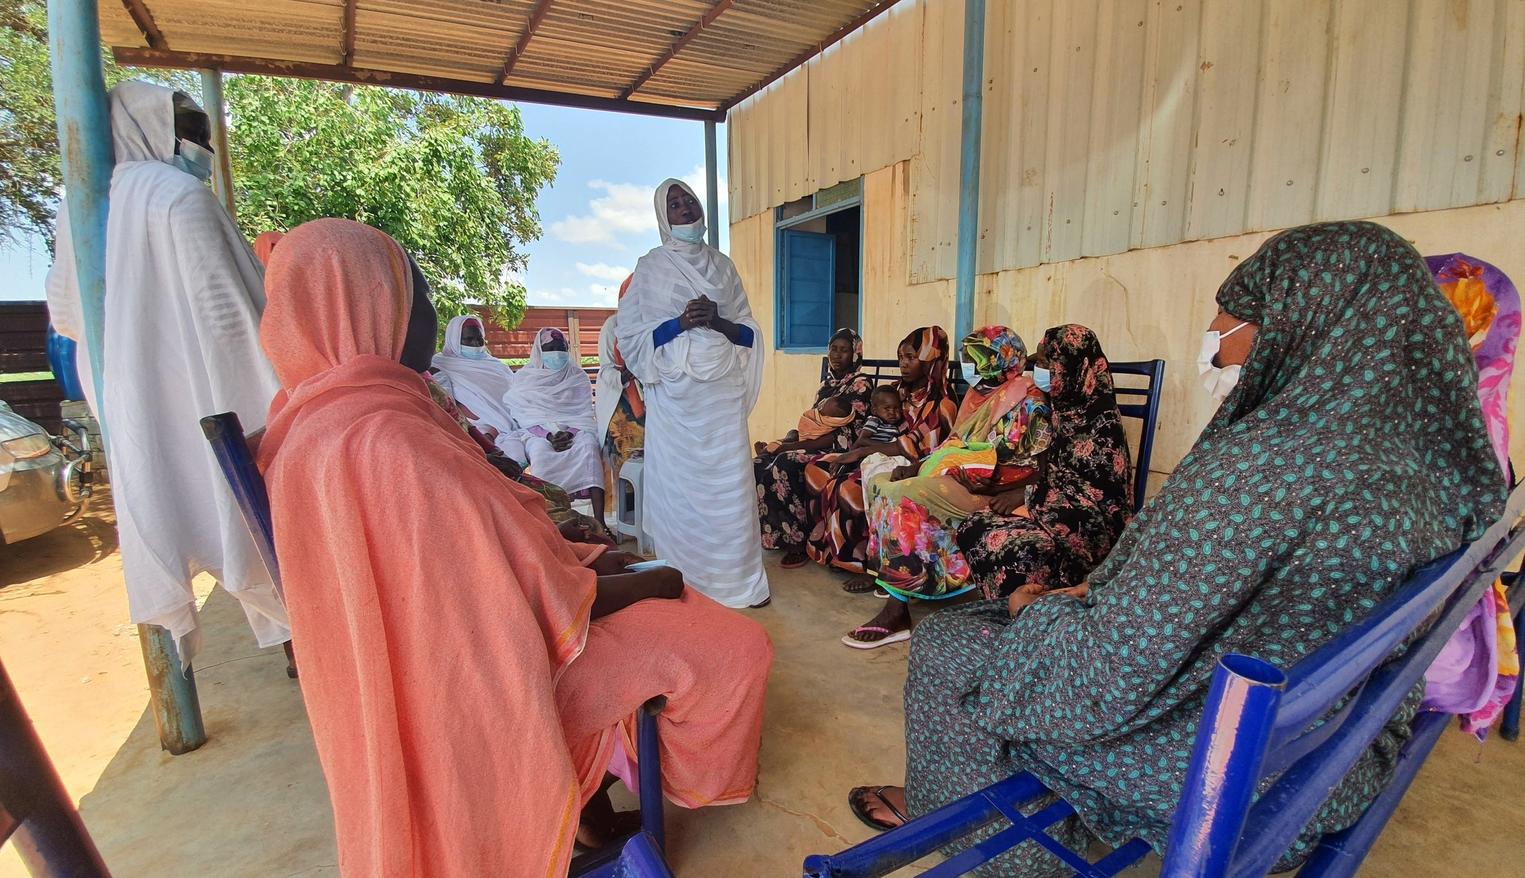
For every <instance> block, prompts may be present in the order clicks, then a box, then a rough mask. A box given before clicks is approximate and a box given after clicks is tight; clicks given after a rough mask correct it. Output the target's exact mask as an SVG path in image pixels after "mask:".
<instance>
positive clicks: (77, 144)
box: [48, 0, 206, 754]
mask: <svg viewBox="0 0 1525 878" xmlns="http://www.w3.org/2000/svg"><path fill="white" fill-rule="evenodd" d="M98 15H99V10H98V9H97V8H96V0H49V3H48V49H49V52H50V53H51V55H52V60H53V104H54V108H55V110H56V112H57V115H58V148H59V153H60V155H61V157H62V159H63V170H64V200H65V203H66V204H67V206H68V210H69V232H70V235H71V237H72V238H73V243H74V270H75V277H76V278H77V282H78V283H79V300H80V312H81V317H82V318H83V322H84V324H85V343H86V346H87V347H88V348H89V351H90V363H91V370H90V372H91V374H90V375H89V377H88V378H87V379H86V380H89V381H91V382H92V386H93V387H94V389H95V405H96V410H95V418H96V421H97V422H98V423H99V424H100V428H101V443H102V444H103V445H105V446H106V449H107V459H108V460H109V459H110V446H111V435H110V432H109V430H108V429H107V423H108V420H107V418H108V414H109V413H108V412H106V410H105V396H104V395H103V393H102V387H103V385H102V381H101V375H102V373H103V372H104V371H105V362H106V358H105V355H104V354H103V353H102V351H103V350H104V347H105V338H106V210H107V199H108V196H109V195H110V191H111V168H112V165H113V164H114V158H113V156H112V150H111V114H110V111H109V109H108V106H107V100H108V99H107V95H106V78H105V76H104V75H103V73H102V72H101V27H100V20H99V18H98V17H97V16H98ZM138 637H139V639H140V640H141V641H142V645H143V657H144V659H145V661H146V662H147V664H148V670H149V675H148V683H149V690H150V692H151V693H152V695H153V703H154V717H155V719H156V720H160V719H161V718H164V719H168V720H171V721H169V722H164V721H161V722H160V723H159V743H160V744H161V745H163V747H164V749H166V750H168V751H169V752H171V753H176V754H179V753H186V752H189V751H191V750H194V749H196V748H197V747H200V746H201V745H202V744H204V743H206V732H205V731H204V730H203V729H202V725H201V705H200V703H199V702H198V701H197V699H196V684H195V678H194V677H191V676H190V675H189V672H188V671H187V673H186V674H185V675H181V674H180V671H179V663H180V662H179V658H178V656H177V655H176V652H175V643H174V639H173V638H172V637H170V635H169V632H168V631H165V630H164V629H163V628H159V627H157V626H139V628H138ZM158 666H168V667H171V668H173V671H172V672H171V673H169V674H156V673H155V671H154V669H155V667H158Z"/></svg>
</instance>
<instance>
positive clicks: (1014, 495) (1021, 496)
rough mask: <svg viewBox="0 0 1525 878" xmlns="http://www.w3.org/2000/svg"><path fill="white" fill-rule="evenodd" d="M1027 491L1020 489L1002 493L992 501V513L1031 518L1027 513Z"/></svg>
mask: <svg viewBox="0 0 1525 878" xmlns="http://www.w3.org/2000/svg"><path fill="white" fill-rule="evenodd" d="M1026 504H1027V491H1026V489H1018V490H1015V491H1002V492H1001V493H999V494H997V495H995V496H994V497H992V498H991V500H990V511H991V512H994V513H996V514H997V515H1018V516H1021V517H1022V518H1031V517H1032V516H1031V515H1029V514H1028V511H1027V505H1026Z"/></svg>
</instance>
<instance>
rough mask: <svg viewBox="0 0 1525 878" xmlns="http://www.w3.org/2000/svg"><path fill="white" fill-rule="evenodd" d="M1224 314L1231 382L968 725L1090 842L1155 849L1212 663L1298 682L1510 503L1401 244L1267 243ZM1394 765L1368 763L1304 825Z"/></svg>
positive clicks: (1353, 802)
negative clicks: (1243, 344)
mask: <svg viewBox="0 0 1525 878" xmlns="http://www.w3.org/2000/svg"><path fill="white" fill-rule="evenodd" d="M1218 304H1219V305H1220V306H1221V307H1222V308H1223V309H1224V310H1226V311H1227V312H1228V313H1230V314H1232V315H1234V316H1236V317H1238V318H1240V319H1242V320H1249V321H1251V322H1253V323H1255V324H1257V325H1258V327H1259V328H1258V331H1257V333H1256V337H1255V341H1254V345H1253V347H1252V348H1251V351H1250V354H1249V358H1248V360H1247V361H1246V362H1245V364H1244V369H1243V371H1242V373H1241V377H1240V381H1239V383H1238V385H1237V386H1236V387H1235V388H1234V390H1233V391H1232V392H1231V393H1230V394H1229V396H1228V397H1227V398H1226V399H1225V400H1224V401H1223V404H1222V406H1221V408H1219V410H1218V412H1217V414H1216V415H1215V416H1214V417H1213V419H1212V421H1211V422H1210V423H1209V424H1208V426H1207V428H1206V430H1205V431H1204V432H1203V434H1202V436H1201V438H1199V439H1198V440H1197V443H1196V445H1195V446H1194V447H1193V448H1192V450H1191V452H1190V453H1188V454H1187V455H1186V457H1185V459H1184V460H1182V461H1181V464H1180V466H1179V467H1178V468H1177V469H1176V471H1175V473H1174V474H1173V475H1172V476H1171V477H1170V478H1169V479H1168V480H1167V481H1166V483H1165V485H1164V486H1163V488H1162V490H1161V492H1160V494H1159V496H1158V497H1156V498H1155V499H1154V500H1153V501H1152V502H1151V503H1150V504H1149V506H1147V507H1146V508H1145V509H1144V511H1143V512H1142V513H1140V514H1139V515H1138V517H1136V518H1135V519H1134V521H1133V523H1132V524H1131V525H1130V526H1129V527H1128V529H1127V530H1126V531H1125V532H1124V533H1123V536H1122V538H1121V539H1120V540H1119V542H1118V545H1117V546H1116V547H1115V548H1114V549H1113V550H1112V553H1111V554H1110V555H1109V556H1108V558H1107V560H1106V561H1105V562H1104V563H1103V564H1102V565H1101V567H1100V568H1098V569H1097V570H1096V571H1095V572H1094V573H1093V574H1092V575H1091V577H1090V584H1091V588H1090V595H1089V597H1088V598H1087V599H1086V600H1085V601H1077V600H1073V599H1069V598H1064V597H1051V598H1044V599H1041V600H1039V601H1038V602H1037V603H1035V604H1033V605H1032V606H1030V607H1028V608H1027V609H1025V610H1023V611H1022V613H1021V615H1019V616H1018V617H1017V618H1016V619H1014V620H1013V621H1012V623H1011V625H1009V626H1007V627H1006V628H1005V629H1004V630H1003V632H1002V633H1001V635H1000V647H999V657H998V658H997V660H996V661H993V662H991V663H990V664H989V665H988V666H987V667H986V669H985V670H984V672H982V674H981V677H980V682H979V695H978V699H977V701H978V707H977V713H976V719H977V721H978V722H979V723H980V724H981V725H982V726H984V727H985V728H987V729H989V730H991V731H992V732H993V733H995V734H998V735H1000V736H1002V737H1003V738H1004V739H1005V740H1007V741H1009V742H1012V743H1010V744H1008V748H1009V750H1010V752H1011V753H1012V754H1013V757H1014V758H1015V760H1016V761H1017V762H1018V763H1020V767H1021V768H1025V769H1027V770H1030V771H1032V772H1033V773H1034V774H1036V775H1037V776H1038V777H1039V778H1040V779H1041V780H1042V781H1043V782H1044V783H1045V784H1047V785H1048V786H1049V787H1050V788H1051V789H1053V790H1054V791H1055V792H1056V793H1058V794H1059V795H1060V796H1062V797H1063V798H1064V799H1065V800H1066V801H1069V802H1071V803H1072V804H1074V805H1075V806H1076V809H1077V810H1078V811H1079V812H1080V815H1081V817H1082V819H1083V820H1084V821H1085V823H1086V825H1087V826H1089V827H1091V828H1092V829H1094V830H1096V831H1097V832H1098V834H1100V835H1101V836H1102V837H1103V838H1105V839H1119V838H1122V837H1128V836H1131V835H1143V836H1144V837H1145V838H1146V840H1148V841H1150V842H1151V843H1153V844H1155V845H1156V846H1159V845H1163V844H1164V842H1165V838H1166V835H1167V833H1168V828H1169V822H1170V817H1171V813H1172V811H1173V809H1174V808H1175V805H1176V802H1177V799H1178V797H1179V795H1180V791H1181V783H1182V774H1183V772H1184V769H1185V766H1186V763H1187V762H1188V761H1189V758H1190V752H1191V742H1192V739H1193V736H1194V735H1195V733H1196V729H1197V725H1198V723H1199V722H1200V720H1201V717H1202V709H1203V704H1204V700H1205V697H1206V694H1207V689H1208V684H1209V682H1210V680H1211V678H1212V675H1213V670H1214V668H1215V667H1216V665H1217V662H1218V660H1219V659H1220V658H1222V657H1223V656H1224V655H1226V654H1228V653H1230V652H1237V653H1244V654H1247V655H1251V656H1255V657H1257V658H1260V659H1263V660H1266V661H1269V662H1272V663H1274V664H1276V665H1277V666H1279V667H1283V668H1288V667H1291V666H1293V665H1294V664H1296V663H1297V662H1298V661H1300V660H1302V659H1303V658H1305V657H1307V656H1308V655H1309V654H1310V653H1312V652H1313V651H1314V650H1316V649H1317V648H1319V647H1320V646H1321V645H1323V644H1324V643H1326V642H1327V641H1328V640H1330V639H1331V638H1332V637H1334V636H1335V635H1336V634H1338V633H1339V632H1340V631H1341V630H1343V629H1345V628H1346V627H1348V626H1349V625H1351V624H1352V623H1354V622H1356V621H1357V620H1359V619H1360V618H1362V617H1363V616H1365V615H1366V614H1367V613H1369V612H1370V611H1371V609H1372V608H1373V607H1375V606H1376V605H1377V603H1378V602H1380V601H1381V600H1383V599H1384V598H1386V597H1388V596H1390V595H1391V594H1392V592H1393V591H1394V590H1395V589H1396V588H1397V587H1398V586H1399V585H1400V584H1401V583H1402V582H1403V581H1404V580H1405V579H1406V578H1407V577H1408V576H1409V574H1410V573H1411V572H1412V571H1413V570H1414V569H1415V568H1416V567H1418V566H1420V565H1422V564H1425V563H1427V562H1429V561H1431V560H1433V559H1435V558H1438V557H1441V556H1443V555H1445V554H1446V553H1447V552H1450V551H1451V550H1453V549H1455V548H1456V547H1457V546H1459V545H1461V544H1462V543H1463V542H1465V541H1467V540H1471V539H1474V538H1476V537H1477V536H1479V535H1480V534H1481V533H1482V532H1483V530H1484V529H1485V528H1487V527H1488V526H1489V525H1490V524H1491V523H1492V522H1493V521H1494V520H1495V519H1497V518H1498V516H1499V515H1500V514H1501V512H1502V511H1503V508H1504V487H1503V484H1502V482H1501V481H1500V479H1499V478H1498V476H1497V465H1496V464H1495V462H1494V459H1493V452H1492V449H1491V447H1490V446H1489V442H1488V434H1487V431H1486V429H1485V427H1484V424H1483V418H1482V411H1481V409H1480V407H1479V406H1478V402H1477V372H1476V368H1475V367H1474V366H1473V364H1472V358H1471V355H1470V352H1469V351H1468V350H1467V345H1466V342H1465V339H1464V336H1463V334H1462V328H1461V320H1460V319H1459V318H1458V317H1457V315H1456V311H1455V309H1453V308H1452V307H1451V305H1450V303H1449V302H1447V301H1446V299H1445V297H1444V296H1442V295H1441V294H1440V293H1439V291H1438V290H1436V288H1435V285H1434V283H1433V282H1432V281H1431V280H1430V276H1429V272H1428V271H1427V270H1426V268H1425V265H1424V262H1423V260H1421V259H1420V258H1419V254H1417V253H1415V252H1414V250H1413V248H1412V247H1410V246H1409V245H1408V244H1407V243H1406V242H1405V241H1404V240H1403V239H1402V238H1400V237H1398V235H1396V234H1394V233H1393V232H1391V231H1389V230H1388V229H1386V228H1383V227H1381V226H1378V225H1375V224H1372V223H1364V222H1351V223H1324V224H1318V225H1312V226H1304V227H1301V228H1296V229H1292V230H1289V231H1286V232H1283V233H1281V234H1279V235H1277V236H1275V237H1273V238H1272V239H1270V240H1269V241H1267V242H1266V243H1265V244H1264V245H1263V246H1261V248H1260V249H1259V250H1258V251H1256V253H1255V254H1254V255H1253V256H1251V257H1250V258H1249V259H1247V260H1245V261H1244V262H1243V263H1242V264H1241V265H1239V266H1238V267H1237V268H1236V269H1235V270H1234V271H1233V273H1232V274H1231V275H1230V276H1229V278H1228V280H1227V281H1226V282H1225V283H1224V284H1223V286H1222V288H1221V289H1220V290H1219V291H1218ZM1409 706H1410V707H1413V706H1415V705H1414V704H1412V703H1411V704H1410V705H1409ZM1399 719H1405V718H1403V717H1400V718H1399ZM1392 728H1393V730H1394V733H1395V734H1401V732H1399V731H1398V729H1399V728H1400V726H1398V725H1394V726H1392ZM1400 740H1401V739H1400ZM1118 765H1132V766H1134V767H1136V768H1139V769H1142V770H1141V771H1128V772H1119V771H1117V770H1116V766H1118ZM1390 770H1391V764H1390V763H1389V762H1387V761H1386V760H1385V759H1384V758H1383V756H1382V755H1381V752H1379V751H1376V750H1373V751H1368V752H1367V754H1366V756H1365V757H1363V760H1362V761H1361V762H1359V763H1357V765H1356V767H1355V768H1354V769H1353V770H1352V771H1351V772H1350V773H1349V774H1348V775H1347V776H1346V778H1345V779H1344V781H1343V783H1342V786H1341V787H1340V788H1339V789H1337V790H1336V791H1335V793H1334V795H1333V796H1332V798H1331V799H1330V802H1329V803H1328V804H1326V806H1325V812H1324V816H1327V818H1328V822H1324V821H1321V820H1318V819H1316V820H1315V821H1313V823H1311V824H1310V826H1309V828H1308V831H1311V832H1319V831H1325V830H1329V829H1335V828H1341V827H1342V825H1348V822H1346V821H1350V822H1353V821H1354V820H1355V818H1356V817H1357V816H1359V814H1360V812H1361V809H1364V808H1365V806H1366V804H1367V803H1369V802H1370V798H1371V796H1373V795H1375V793H1376V791H1377V790H1378V789H1380V786H1381V785H1382V784H1384V783H1385V782H1386V780H1387V778H1388V777H1389V776H1390ZM1331 809H1333V810H1331Z"/></svg>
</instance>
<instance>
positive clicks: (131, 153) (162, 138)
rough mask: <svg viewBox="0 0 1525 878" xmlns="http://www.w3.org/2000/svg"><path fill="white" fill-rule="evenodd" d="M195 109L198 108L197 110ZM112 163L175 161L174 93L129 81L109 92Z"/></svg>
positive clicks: (162, 88)
mask: <svg viewBox="0 0 1525 878" xmlns="http://www.w3.org/2000/svg"><path fill="white" fill-rule="evenodd" d="M198 109H199V107H198ZM111 141H112V146H113V147H114V148H115V150H116V163H117V164H119V165H120V164H122V163H123V162H164V163H165V164H173V163H174V161H175V90H174V89H170V88H165V87H164V86H162V85H152V84H150V83H147V82H139V81H137V80H135V79H129V80H126V81H125V82H119V83H117V84H116V86H115V87H114V88H112V89H111Z"/></svg>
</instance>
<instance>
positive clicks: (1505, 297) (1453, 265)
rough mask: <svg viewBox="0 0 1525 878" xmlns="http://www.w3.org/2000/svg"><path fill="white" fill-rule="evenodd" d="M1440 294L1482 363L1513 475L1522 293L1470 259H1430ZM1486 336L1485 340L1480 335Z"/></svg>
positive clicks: (1499, 447)
mask: <svg viewBox="0 0 1525 878" xmlns="http://www.w3.org/2000/svg"><path fill="white" fill-rule="evenodd" d="M1424 261H1425V264H1426V265H1427V266H1429V269H1430V274H1431V275H1432V276H1433V277H1434V278H1435V283H1436V285H1437V286H1439V287H1440V291H1441V292H1442V293H1445V295H1446V298H1447V299H1450V300H1451V304H1452V305H1454V306H1456V310H1457V311H1458V312H1460V313H1461V315H1462V323H1463V325H1464V327H1465V331H1466V333H1467V338H1468V339H1470V340H1471V347H1472V353H1473V356H1474V357H1475V359H1476V360H1477V373H1478V374H1477V394H1478V399H1479V401H1480V402H1481V403H1482V406H1483V417H1484V418H1485V419H1486V420H1487V422H1488V436H1489V437H1490V438H1491V439H1492V440H1493V451H1494V453H1495V454H1496V455H1497V456H1498V460H1499V467H1500V468H1501V470H1502V472H1504V473H1505V475H1507V474H1508V473H1509V384H1510V380H1511V378H1512V377H1513V376H1514V351H1515V348H1516V347H1517V346H1518V345H1519V343H1520V293H1519V291H1518V290H1516V289H1515V287H1514V284H1513V283H1511V282H1510V280H1509V276H1508V275H1506V274H1504V273H1503V272H1502V271H1499V270H1498V268H1496V267H1494V266H1493V265H1491V264H1489V263H1487V262H1484V261H1483V260H1481V259H1477V258H1475V257H1472V256H1468V255H1466V254H1465V253H1448V254H1446V255H1444V256H1426V257H1425V259H1424ZM1480 334H1481V338H1479V335H1480Z"/></svg>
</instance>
